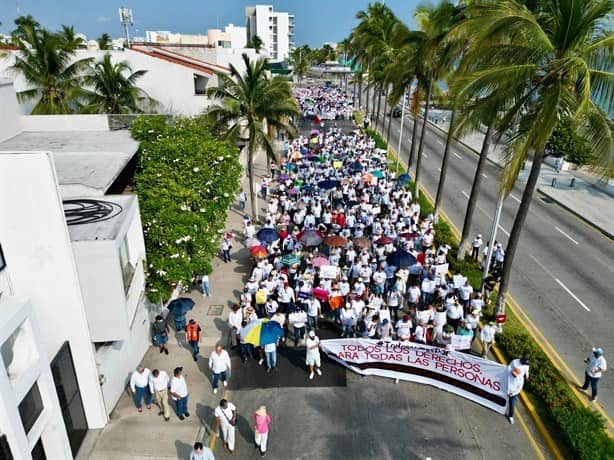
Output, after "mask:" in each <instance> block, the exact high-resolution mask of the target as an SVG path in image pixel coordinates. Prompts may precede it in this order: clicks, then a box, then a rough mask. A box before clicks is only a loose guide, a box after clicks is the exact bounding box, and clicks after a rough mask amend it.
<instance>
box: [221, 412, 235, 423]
mask: <svg viewBox="0 0 614 460" xmlns="http://www.w3.org/2000/svg"><path fill="white" fill-rule="evenodd" d="M222 414H224V417H226V420H228V423H230V425H231V426H235V425H236V424H237V421H236V420H235V421H234V422H233V421H232V419H229V418H228V415H226V412H224V409H222Z"/></svg>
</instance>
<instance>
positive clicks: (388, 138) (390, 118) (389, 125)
mask: <svg viewBox="0 0 614 460" xmlns="http://www.w3.org/2000/svg"><path fill="white" fill-rule="evenodd" d="M389 93H390V92H389ZM389 109H390V107H389ZM391 129H392V110H390V116H389V117H388V133H387V134H386V142H388V143H389V144H390V131H391ZM398 154H399V152H397V155H398Z"/></svg>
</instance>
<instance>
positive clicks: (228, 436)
mask: <svg viewBox="0 0 614 460" xmlns="http://www.w3.org/2000/svg"><path fill="white" fill-rule="evenodd" d="M215 416H216V417H217V420H218V423H219V425H220V430H221V431H222V439H223V440H224V445H225V446H226V449H228V451H229V452H230V453H231V454H232V455H234V452H235V425H236V424H237V408H236V407H235V405H234V404H233V403H231V402H230V401H227V400H225V399H222V400H221V401H220V405H219V406H217V407H216V408H215Z"/></svg>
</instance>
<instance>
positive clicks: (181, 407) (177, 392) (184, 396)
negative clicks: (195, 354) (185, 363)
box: [169, 367, 190, 420]
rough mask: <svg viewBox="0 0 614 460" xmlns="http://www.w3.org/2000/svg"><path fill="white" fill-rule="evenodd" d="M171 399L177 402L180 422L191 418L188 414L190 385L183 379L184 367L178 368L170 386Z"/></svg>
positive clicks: (174, 372)
mask: <svg viewBox="0 0 614 460" xmlns="http://www.w3.org/2000/svg"><path fill="white" fill-rule="evenodd" d="M169 388H170V392H171V397H172V398H173V401H175V409H176V411H177V417H179V420H183V419H185V418H186V417H189V416H190V413H189V412H188V384H187V383H186V381H185V378H184V377H183V367H176V368H175V370H174V371H173V378H172V379H171V383H170V385H169Z"/></svg>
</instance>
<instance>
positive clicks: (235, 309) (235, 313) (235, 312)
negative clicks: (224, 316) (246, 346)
mask: <svg viewBox="0 0 614 460" xmlns="http://www.w3.org/2000/svg"><path fill="white" fill-rule="evenodd" d="M242 322H243V312H242V311H241V307H240V306H239V304H237V303H235V304H234V305H233V306H232V311H231V312H230V314H229V315H228V325H229V326H230V344H231V347H232V348H235V347H236V346H237V345H238V344H239V338H238V336H237V334H238V332H239V329H241V323H242Z"/></svg>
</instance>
